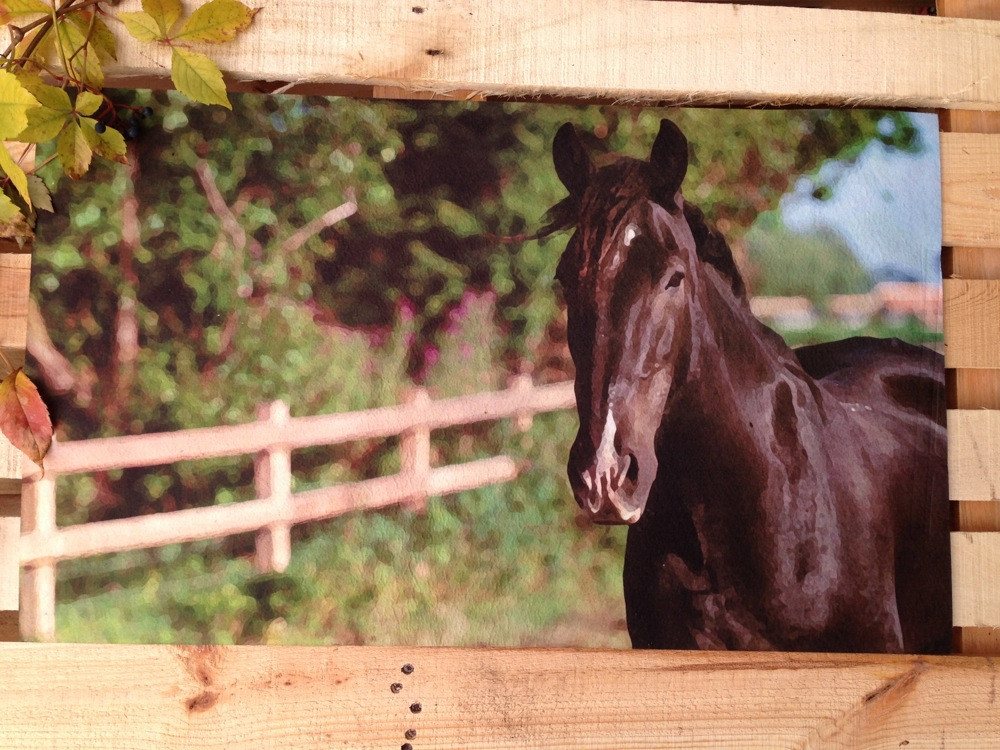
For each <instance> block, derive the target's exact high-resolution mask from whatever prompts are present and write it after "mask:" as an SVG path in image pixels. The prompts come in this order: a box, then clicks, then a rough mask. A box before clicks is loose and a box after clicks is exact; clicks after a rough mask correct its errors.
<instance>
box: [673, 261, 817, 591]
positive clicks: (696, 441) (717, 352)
mask: <svg viewBox="0 0 1000 750" xmlns="http://www.w3.org/2000/svg"><path fill="white" fill-rule="evenodd" d="M700 281H701V283H702V284H703V288H702V293H701V294H700V295H699V300H698V301H699V302H700V303H701V308H702V309H701V310H700V316H701V317H702V320H701V321H700V322H698V321H696V324H695V326H694V329H695V331H696V333H695V334H694V335H696V336H699V337H700V339H699V341H698V342H697V347H698V352H699V353H698V355H697V359H698V361H697V362H694V363H693V369H692V372H691V373H689V378H688V380H687V382H686V383H685V384H684V385H683V386H682V387H681V388H680V389H679V390H678V392H677V394H676V395H677V397H676V398H675V400H674V402H673V404H672V406H671V408H670V410H669V413H668V414H667V415H666V417H665V421H664V424H663V428H662V429H661V440H660V445H659V448H660V450H659V452H660V454H661V460H662V461H665V462H667V463H668V464H669V465H670V466H672V469H671V474H672V475H673V479H672V481H673V482H677V483H679V484H680V486H681V487H682V489H680V492H681V493H682V495H683V501H684V503H685V504H686V506H687V510H686V512H687V513H690V517H691V520H692V521H693V524H694V527H695V530H696V533H697V536H698V538H699V546H701V547H702V550H703V553H704V554H705V557H706V558H711V557H712V550H713V549H718V550H732V549H739V548H740V547H741V542H743V543H745V542H746V540H752V539H755V538H757V539H761V538H780V539H782V540H783V543H785V544H787V545H788V547H789V549H794V548H795V547H796V546H797V545H800V544H802V543H803V540H804V538H803V537H802V535H803V533H804V532H803V529H805V530H806V531H808V528H811V524H802V523H801V520H802V519H803V518H810V519H812V520H813V521H817V522H818V521H820V520H822V518H824V517H826V516H827V515H828V514H830V513H831V512H833V510H832V507H831V500H830V497H829V493H828V491H827V489H826V488H825V487H824V486H823V485H822V483H821V482H818V480H817V478H818V477H819V476H823V471H824V469H823V467H824V464H825V456H824V455H823V453H822V451H823V450H825V449H824V447H823V445H824V442H823V440H822V439H821V435H820V430H821V428H822V423H823V421H824V419H825V417H824V402H823V399H824V393H823V391H822V389H820V388H819V387H818V386H817V385H816V383H815V382H814V381H813V380H812V378H810V377H809V375H808V374H807V373H805V371H804V370H803V369H802V367H801V366H800V365H799V362H798V360H797V358H796V357H795V354H794V352H793V351H792V350H791V349H790V348H789V347H788V346H787V345H785V343H784V342H783V341H782V340H781V338H780V337H779V336H778V335H777V334H775V333H774V332H773V331H771V330H770V329H768V328H766V327H765V326H764V325H763V324H761V323H760V322H759V321H757V320H756V318H754V316H753V314H752V312H751V311H750V308H749V304H748V302H747V301H746V299H745V298H742V297H739V296H735V295H733V293H732V290H731V288H729V287H728V286H727V285H726V283H725V282H724V281H723V280H722V279H721V277H717V276H715V275H714V271H710V272H709V273H708V274H706V276H705V277H703V278H702V279H701V280H700ZM696 314H699V313H696ZM677 499H680V498H676V497H675V498H672V500H674V501H676V500H677ZM668 504H670V500H668ZM675 507H676V506H675ZM664 510H665V512H669V511H666V509H664ZM744 549H745V548H744ZM778 554H781V551H780V550H778ZM743 559H745V558H743ZM707 561H708V562H710V561H709V560H707ZM741 564H742V563H741ZM710 567H711V563H710ZM744 567H745V566H744ZM785 567H787V566H785ZM827 567H828V566H827V565H826V563H824V562H819V563H818V564H817V569H818V570H819V571H820V572H821V573H822V574H824V575H825V574H826V573H827V572H828V571H827ZM781 568H782V562H781V561H777V560H776V559H761V560H758V561H757V562H756V565H755V566H754V569H757V570H761V569H765V570H772V571H773V575H772V580H773V579H776V578H780V577H781V576H782V575H784V573H782V572H781Z"/></svg>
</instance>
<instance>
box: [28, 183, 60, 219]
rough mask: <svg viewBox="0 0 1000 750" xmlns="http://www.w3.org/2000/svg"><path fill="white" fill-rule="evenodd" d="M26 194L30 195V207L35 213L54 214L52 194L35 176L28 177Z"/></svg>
mask: <svg viewBox="0 0 1000 750" xmlns="http://www.w3.org/2000/svg"><path fill="white" fill-rule="evenodd" d="M28 193H30V194H31V205H32V206H34V207H35V210H36V211H48V212H49V213H54V212H55V209H54V208H52V193H50V192H49V189H48V187H46V185H45V183H44V182H43V181H42V178H41V177H39V176H38V175H37V174H29V175H28Z"/></svg>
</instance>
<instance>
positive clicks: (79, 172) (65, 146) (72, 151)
mask: <svg viewBox="0 0 1000 750" xmlns="http://www.w3.org/2000/svg"><path fill="white" fill-rule="evenodd" d="M56 154H58V156H59V161H60V162H62V166H63V171H64V172H65V173H66V174H68V175H69V176H70V177H72V178H73V179H74V180H75V179H77V178H79V177H82V176H83V175H84V174H86V172H87V170H88V169H90V160H91V158H92V157H93V155H94V152H93V150H92V149H91V148H90V144H89V143H87V137H86V136H85V135H84V134H83V131H82V130H81V129H80V126H79V125H77V124H76V123H75V122H74V123H70V125H69V126H68V127H67V128H66V129H65V130H64V131H63V132H62V135H60V136H59V141H58V142H57V143H56Z"/></svg>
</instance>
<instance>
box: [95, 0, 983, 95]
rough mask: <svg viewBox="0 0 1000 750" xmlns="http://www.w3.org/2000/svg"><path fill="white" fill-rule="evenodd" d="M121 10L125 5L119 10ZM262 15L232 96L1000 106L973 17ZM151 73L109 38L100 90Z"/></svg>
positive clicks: (328, 6)
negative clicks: (111, 53) (271, 85)
mask: <svg viewBox="0 0 1000 750" xmlns="http://www.w3.org/2000/svg"><path fill="white" fill-rule="evenodd" d="M258 5H262V3H258ZM132 6H136V7H138V2H137V0H129V2H127V3H123V7H126V8H129V9H131V7H132ZM264 13H265V14H266V22H261V23H257V24H255V25H254V26H253V27H251V29H250V30H249V32H248V33H247V34H246V35H245V36H244V37H241V38H240V39H239V40H237V42H236V43H235V44H233V45H226V46H225V47H222V48H219V49H218V50H214V51H213V55H214V56H215V58H216V59H218V60H219V62H220V64H221V67H222V69H223V70H226V71H228V72H229V74H230V76H231V81H230V84H231V85H232V86H233V87H234V88H238V87H240V85H241V84H242V85H243V86H244V87H249V88H254V87H256V86H257V85H258V82H260V81H269V82H276V81H277V82H282V83H293V84H294V83H299V82H301V83H308V84H315V83H328V84H363V85H372V86H393V87H399V88H404V89H408V90H415V91H428V92H438V93H442V92H443V93H447V92H451V91H456V90H462V91H472V92H476V93H477V94H500V95H521V96H524V95H529V96H530V95H535V94H554V95H562V96H567V95H568V96H574V95H578V96H579V95H586V96H592V97H593V96H597V97H602V96H610V97H614V98H617V99H627V100H657V101H675V102H678V103H696V102H697V103H710V102H719V103H727V104H735V103H743V104H760V103H769V104H777V103H795V104H810V103H825V104H850V105H859V104H860V105H869V104H870V105H876V106H908V107H969V108H983V109H998V108H1000V78H998V77H997V76H995V75H994V74H993V73H994V70H995V69H996V68H997V67H998V66H1000V36H998V34H997V33H996V26H995V25H994V24H992V23H990V22H985V21H976V20H954V19H942V18H934V17H930V16H911V15H899V14H888V13H865V12H856V11H839V10H832V11H831V10H816V9H803V8H776V7H760V6H743V5H735V4H730V3H726V4H706V3H689V2H657V3H651V2H641V0H611V1H609V2H603V3H594V2H590V1H589V0H546V1H544V2H536V3H478V2H474V1H473V0H454V1H453V2H441V1H439V0H433V1H430V0H428V1H425V2H414V0H387V1H386V2H382V3H371V2H367V0H283V2H281V3H267V4H266V9H265V11H264ZM262 19H263V16H262ZM332 30H336V33H332ZM165 63H167V59H166V56H165V54H164V53H161V52H159V51H157V52H155V53H153V54H150V53H149V52H147V51H145V49H144V48H140V46H139V45H138V44H137V43H134V42H132V41H129V40H127V39H124V38H123V39H122V43H121V45H120V54H119V63H118V64H117V65H116V66H113V67H111V68H109V70H108V78H107V80H108V85H116V86H140V85H149V84H153V85H156V84H159V85H163V83H164V78H165V71H166V70H168V69H169V65H165Z"/></svg>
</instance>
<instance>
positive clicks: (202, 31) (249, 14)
mask: <svg viewBox="0 0 1000 750" xmlns="http://www.w3.org/2000/svg"><path fill="white" fill-rule="evenodd" d="M256 13H257V11H256V10H254V9H252V8H248V7H247V6H246V5H244V4H243V3H241V2H239V0H209V2H207V3H205V4H204V5H202V6H201V7H200V8H198V9H197V10H196V11H195V12H194V13H192V14H191V16H190V17H189V18H188V20H187V21H185V22H184V25H183V26H182V27H181V30H180V33H179V34H178V35H177V36H176V37H175V38H176V39H185V40H187V41H189V42H205V43H207V44H219V43H220V42H230V41H232V40H233V39H235V38H236V35H237V34H239V33H240V32H241V31H243V30H244V29H245V28H246V27H247V26H249V25H250V22H251V21H253V17H254V16H255V15H256Z"/></svg>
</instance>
